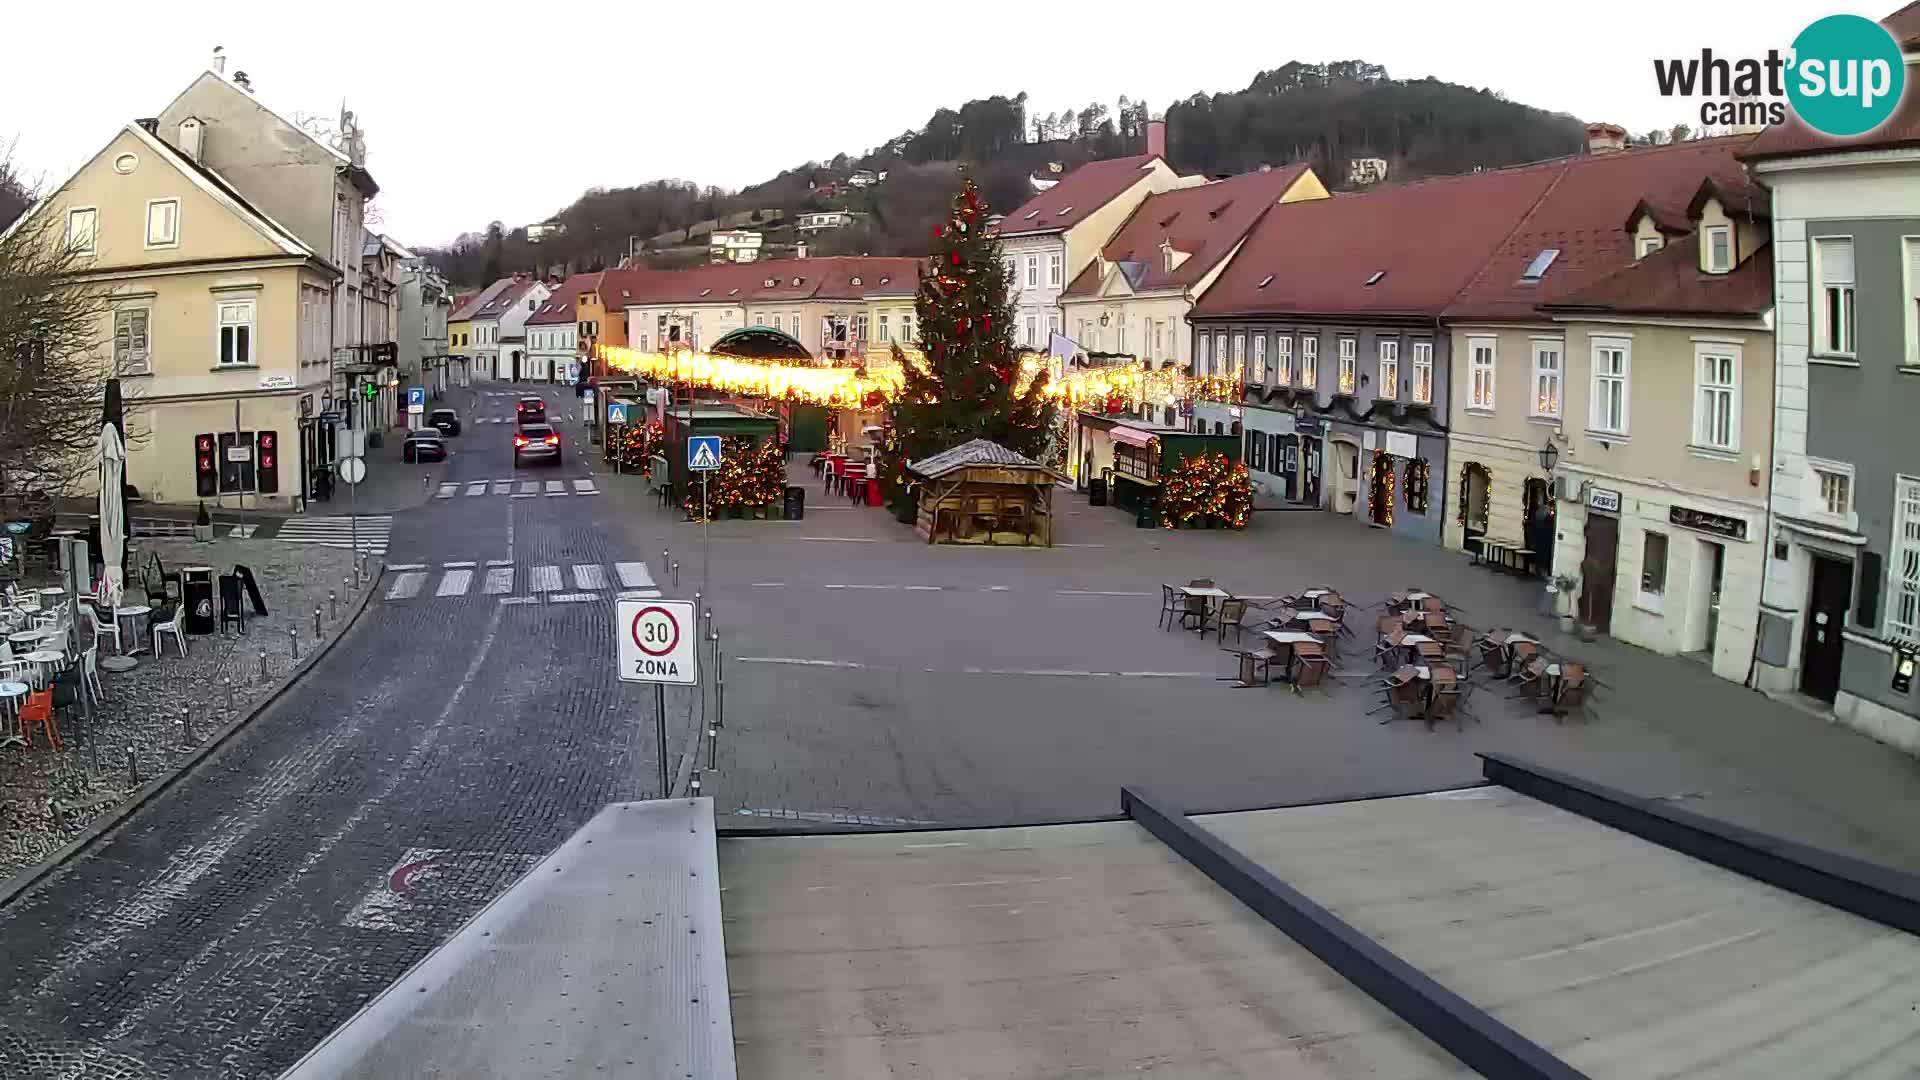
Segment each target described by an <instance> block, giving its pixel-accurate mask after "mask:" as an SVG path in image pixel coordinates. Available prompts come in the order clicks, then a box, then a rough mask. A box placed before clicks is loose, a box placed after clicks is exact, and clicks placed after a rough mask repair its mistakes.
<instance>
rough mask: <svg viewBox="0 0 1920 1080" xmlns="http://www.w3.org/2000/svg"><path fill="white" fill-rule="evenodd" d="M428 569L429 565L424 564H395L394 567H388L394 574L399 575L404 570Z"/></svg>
mask: <svg viewBox="0 0 1920 1080" xmlns="http://www.w3.org/2000/svg"><path fill="white" fill-rule="evenodd" d="M426 568H427V564H426V563H423V562H408V563H394V564H393V565H392V566H389V567H387V569H388V570H390V571H392V572H394V573H399V572H400V571H402V570H425V569H426Z"/></svg>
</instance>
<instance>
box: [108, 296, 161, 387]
mask: <svg viewBox="0 0 1920 1080" xmlns="http://www.w3.org/2000/svg"><path fill="white" fill-rule="evenodd" d="M147 318H148V315H147V309H146V308H121V309H120V310H118V311H116V312H114V313H113V366H114V368H115V370H117V371H118V372H119V373H120V374H122V375H147V374H151V373H152V371H153V360H152V357H151V356H150V355H149V353H148V350H147Z"/></svg>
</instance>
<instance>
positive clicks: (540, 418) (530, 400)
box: [514, 397, 547, 424]
mask: <svg viewBox="0 0 1920 1080" xmlns="http://www.w3.org/2000/svg"><path fill="white" fill-rule="evenodd" d="M514 414H515V415H516V416H517V417H518V418H519V420H520V423H522V424H544V423H546V422H547V403H546V401H545V400H543V399H541V398H537V397H523V398H521V399H520V403H519V404H518V405H515V406H514Z"/></svg>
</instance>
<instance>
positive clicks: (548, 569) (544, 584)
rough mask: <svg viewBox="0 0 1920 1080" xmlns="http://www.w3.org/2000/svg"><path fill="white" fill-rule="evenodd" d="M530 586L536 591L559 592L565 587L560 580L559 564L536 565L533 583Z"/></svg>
mask: <svg viewBox="0 0 1920 1080" xmlns="http://www.w3.org/2000/svg"><path fill="white" fill-rule="evenodd" d="M528 588H530V589H532V590H533V591H534V592H559V591H560V590H561V589H563V588H565V586H564V585H563V584H562V583H561V581H560V568H559V567H557V566H536V567H534V568H533V572H532V583H531V584H530V585H529V586H528Z"/></svg>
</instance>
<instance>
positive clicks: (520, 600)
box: [500, 596, 540, 604]
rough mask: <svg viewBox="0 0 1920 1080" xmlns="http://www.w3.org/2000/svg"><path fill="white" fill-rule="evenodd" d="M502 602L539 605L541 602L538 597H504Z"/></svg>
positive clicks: (501, 599)
mask: <svg viewBox="0 0 1920 1080" xmlns="http://www.w3.org/2000/svg"><path fill="white" fill-rule="evenodd" d="M500 602H501V603H502V604H537V603H539V602H540V598H539V597H537V596H503V597H501V598H500Z"/></svg>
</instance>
